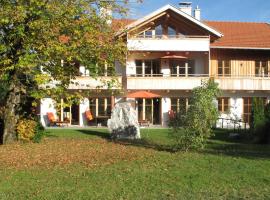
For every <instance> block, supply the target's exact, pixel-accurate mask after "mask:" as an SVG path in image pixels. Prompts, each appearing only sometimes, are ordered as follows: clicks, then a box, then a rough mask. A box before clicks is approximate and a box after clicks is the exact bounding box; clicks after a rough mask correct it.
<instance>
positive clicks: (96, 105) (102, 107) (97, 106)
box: [89, 97, 111, 116]
mask: <svg viewBox="0 0 270 200" xmlns="http://www.w3.org/2000/svg"><path fill="white" fill-rule="evenodd" d="M89 108H90V111H91V113H92V114H93V116H108V115H110V114H111V97H105V98H90V99H89Z"/></svg>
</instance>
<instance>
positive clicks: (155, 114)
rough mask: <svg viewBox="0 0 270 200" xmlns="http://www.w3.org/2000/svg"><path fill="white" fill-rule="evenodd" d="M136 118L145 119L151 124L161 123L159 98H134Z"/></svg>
mask: <svg viewBox="0 0 270 200" xmlns="http://www.w3.org/2000/svg"><path fill="white" fill-rule="evenodd" d="M136 102H137V111H138V120H139V121H143V120H147V121H149V122H150V123H151V124H161V119H160V118H161V99H160V98H153V99H143V98H138V99H136Z"/></svg>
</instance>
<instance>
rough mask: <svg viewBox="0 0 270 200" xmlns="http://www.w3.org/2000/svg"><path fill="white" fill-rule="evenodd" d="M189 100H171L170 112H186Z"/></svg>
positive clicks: (180, 98) (182, 98)
mask: <svg viewBox="0 0 270 200" xmlns="http://www.w3.org/2000/svg"><path fill="white" fill-rule="evenodd" d="M188 102H189V99H188V98H186V97H174V98H171V110H173V111H174V112H187V110H188Z"/></svg>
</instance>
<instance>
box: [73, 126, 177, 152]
mask: <svg viewBox="0 0 270 200" xmlns="http://www.w3.org/2000/svg"><path fill="white" fill-rule="evenodd" d="M78 132H80V133H82V134H86V135H91V136H97V137H100V138H102V139H105V140H107V141H109V142H114V143H116V144H121V145H125V146H136V147H143V148H148V149H154V150H157V151H168V152H175V150H173V149H172V146H170V145H162V144H157V143H154V142H153V141H150V140H148V139H145V138H143V139H139V140H128V139H117V140H113V139H112V138H111V136H110V134H109V133H108V132H104V131H99V130H78Z"/></svg>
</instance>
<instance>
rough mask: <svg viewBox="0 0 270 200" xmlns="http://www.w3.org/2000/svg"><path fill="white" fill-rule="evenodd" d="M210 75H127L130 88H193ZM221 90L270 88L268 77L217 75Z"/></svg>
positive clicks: (263, 89)
mask: <svg viewBox="0 0 270 200" xmlns="http://www.w3.org/2000/svg"><path fill="white" fill-rule="evenodd" d="M209 78H210V77H209V75H206V74H201V75H200V74H195V75H189V76H188V77H172V76H166V77H165V76H161V77H133V76H129V77H127V89H128V90H192V89H193V88H194V87H197V86H200V85H201V83H202V81H204V80H208V79H209ZM215 81H216V82H217V83H218V84H219V88H220V89H221V90H246V91H253V90H262V91H266V90H270V78H268V77H255V76H254V77H216V78H215Z"/></svg>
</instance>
